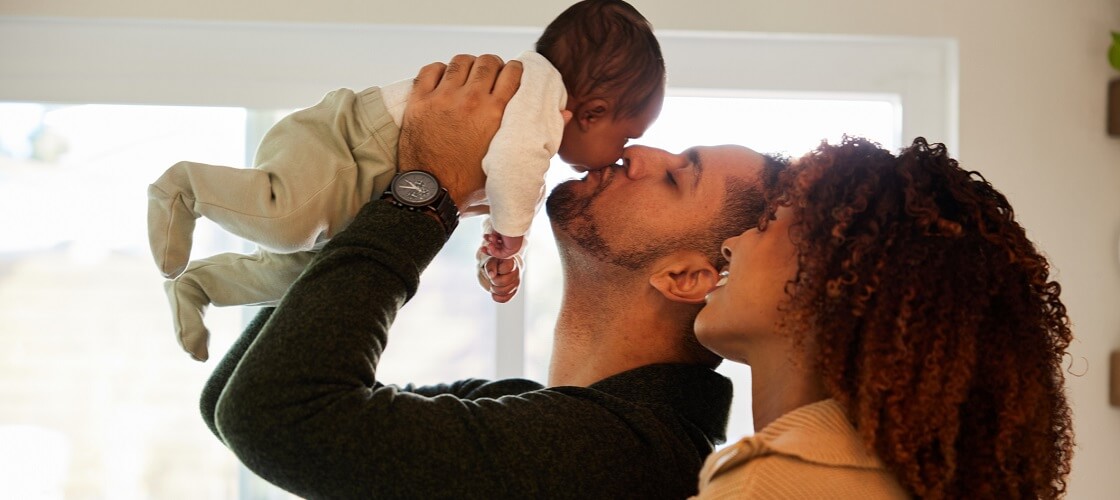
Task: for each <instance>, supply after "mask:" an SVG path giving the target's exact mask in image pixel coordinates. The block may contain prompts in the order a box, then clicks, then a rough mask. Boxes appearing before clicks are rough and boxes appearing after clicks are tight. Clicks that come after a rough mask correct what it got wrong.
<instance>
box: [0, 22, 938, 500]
mask: <svg viewBox="0 0 1120 500" xmlns="http://www.w3.org/2000/svg"><path fill="white" fill-rule="evenodd" d="M0 34H2V36H0V60H3V61H5V63H4V65H2V67H0V102H6V103H7V104H0V234H2V236H0V338H2V339H3V340H4V341H5V343H6V345H8V346H9V347H8V348H7V349H6V350H5V351H4V352H2V353H0V360H2V361H0V374H2V377H0V380H3V381H4V382H3V384H0V398H4V400H5V401H6V402H8V403H7V404H5V405H4V406H3V407H0V449H3V450H6V452H5V453H0V460H3V461H2V462H0V465H3V467H0V484H4V485H15V486H7V487H8V488H19V487H21V485H22V486H24V487H27V488H32V489H35V491H32V492H31V493H30V494H31V495H36V494H41V495H42V496H48V497H49V496H55V497H59V498H61V497H64V496H65V497H71V496H79V497H85V496H103V497H110V498H133V497H136V498H143V497H156V498H235V497H238V496H241V497H245V496H246V495H253V496H256V495H274V494H275V493H260V491H266V492H267V491H268V489H267V488H264V489H263V490H260V489H259V488H260V486H259V485H258V484H257V483H255V482H254V481H253V480H251V479H246V478H247V477H248V475H247V473H246V472H245V471H243V470H239V468H238V465H237V461H236V459H235V458H234V457H233V456H232V455H231V454H230V453H229V452H228V451H227V450H225V449H224V448H223V447H222V446H221V445H220V444H219V443H218V442H217V440H216V439H214V438H213V436H211V435H210V434H209V431H208V430H206V429H205V427H204V426H203V425H202V422H201V419H200V418H199V417H198V413H197V409H196V406H195V402H196V401H197V398H198V394H199V390H200V388H201V386H202V384H203V383H204V381H205V378H206V377H207V376H208V375H209V372H210V370H211V369H212V367H213V365H214V361H211V362H209V363H207V364H199V363H196V362H194V361H191V360H190V359H189V358H188V357H187V355H186V354H185V353H183V352H182V351H181V350H180V349H179V347H178V346H177V345H175V342H174V340H173V338H172V335H171V331H170V321H169V317H168V316H167V306H166V303H165V300H164V298H163V296H162V294H161V293H160V292H159V290H160V283H161V281H162V278H160V277H159V275H158V273H157V272H156V270H155V267H154V265H152V263H151V258H150V257H149V256H148V250H147V247H146V241H145V239H146V234H145V228H144V224H145V219H144V215H143V214H144V213H145V210H146V208H145V206H146V198H145V196H144V194H143V193H144V188H145V186H146V184H147V183H149V182H151V181H152V180H153V179H154V178H155V177H156V176H158V175H159V174H160V173H161V172H162V171H163V169H165V168H166V167H167V166H169V165H171V164H172V163H174V162H175V161H178V160H184V159H190V160H195V161H203V162H207V163H215V164H226V165H235V166H236V165H249V164H250V163H251V162H250V161H249V160H247V158H251V157H252V154H253V148H254V147H255V144H256V142H257V141H258V140H259V138H260V136H261V135H262V134H263V132H264V131H265V130H267V128H268V127H269V126H270V125H271V124H272V123H273V122H274V121H275V120H276V119H277V118H278V117H279V116H282V115H283V113H284V112H283V111H276V110H288V109H294V108H298V107H303V106H308V105H311V104H313V103H314V102H315V101H316V100H317V99H318V98H319V97H320V96H322V95H323V94H324V93H325V92H327V91H329V90H331V89H333V88H337V87H352V88H363V87H365V86H368V85H373V84H380V83H388V82H390V81H393V80H396V79H400V78H408V77H411V76H412V75H413V74H414V73H415V71H416V70H417V69H418V68H419V67H420V66H421V65H422V64H424V63H426V62H429V61H433V60H446V59H447V58H448V57H449V56H450V55H451V54H453V53H455V52H473V53H481V52H494V53H498V54H503V55H507V54H508V55H515V54H516V53H517V52H518V51H519V49H520V48H521V47H526V46H529V44H530V42H531V40H532V39H533V38H534V37H535V36H536V34H537V31H536V30H518V29H510V30H456V29H451V28H415V27H410V28H404V27H378V26H320V25H301V26H291V25H264V24H233V23H230V24H213V23H197V24H196V23H162V22H139V21H65V20H51V19H17V18H7V19H5V18H0ZM659 36H660V37H661V39H662V43H663V47H664V49H665V54H666V60H667V63H668V65H669V71H670V74H669V83H670V87H671V90H670V97H669V98H668V99H667V102H666V105H665V108H664V111H663V113H662V116H661V118H660V119H659V120H658V122H657V123H656V124H655V126H654V127H653V128H651V129H650V131H649V132H648V133H647V135H646V137H644V138H643V139H642V140H641V141H638V142H640V143H644V144H649V145H654V146H658V147H662V148H665V149H668V150H680V149H683V148H684V147H687V146H691V145H695V144H720V143H740V144H744V145H747V146H749V147H752V148H754V149H756V150H759V151H763V152H787V153H789V154H791V155H797V154H799V153H801V152H804V151H806V150H808V149H811V148H812V147H814V146H815V145H816V144H817V143H818V142H819V140H820V139H822V138H830V139H836V138H837V137H838V136H839V135H840V133H842V132H845V131H846V132H851V133H856V134H860V135H866V136H868V137H871V138H874V139H876V140H878V141H880V142H882V143H883V144H884V145H885V146H888V147H891V148H897V147H899V146H901V145H903V144H904V139H905V142H908V140H909V139H910V138H912V137H913V136H915V135H918V134H919V133H921V134H923V135H926V136H927V137H929V138H930V139H931V140H939V141H943V142H947V143H949V145H950V147H954V144H953V143H954V142H955V129H954V123H955V117H954V115H953V112H952V110H953V109H955V90H954V86H953V83H952V82H953V81H954V78H955V75H954V71H955V69H954V68H955V61H954V57H955V48H954V47H953V46H952V44H951V43H949V42H946V41H943V40H921V39H917V40H915V39H886V40H883V39H875V40H870V39H853V38H845V37H815V38H804V37H792V36H764V35H743V34H726V33H722V34H721V33H716V34H696V33H672V32H668V33H659ZM199 40H205V43H199V42H198V41H199ZM390 41H391V42H392V45H391V46H392V47H394V48H396V47H403V49H402V50H400V51H397V52H395V53H393V54H389V53H386V52H385V51H370V50H366V48H368V47H379V46H380V47H386V46H390V45H388V43H389V42H390ZM73 46H83V47H86V49H87V50H85V51H83V53H82V54H77V53H75V52H74V51H72V50H71V48H72V47H73ZM88 54H98V55H97V56H95V57H89V56H88ZM294 66H298V67H299V68H300V71H291V68H292V67H294ZM370 75H378V76H374V77H371V76H370ZM382 76H384V77H382ZM75 81H81V82H82V85H74V84H73V82H75ZM59 103H72V104H59ZM82 103H121V104H124V105H86V104H82ZM184 105H190V106H184ZM829 117H831V118H829ZM856 117H858V118H860V119H861V120H860V121H859V124H858V125H857V124H856V122H855V121H854V119H855V118H856ZM681 124H684V125H686V126H685V127H680V126H679V125H681ZM674 125H677V126H676V127H675V126H674ZM550 175H551V176H552V177H550V182H551V183H556V182H559V181H560V180H562V179H564V178H567V177H569V176H573V175H574V173H572V172H571V170H570V169H567V168H566V167H563V166H557V167H556V168H554V169H553V170H552V172H551V173H550ZM541 217H542V218H543V214H542V215H541ZM478 222H479V219H467V220H465V221H464V223H463V224H462V225H461V226H460V227H461V229H459V230H458V231H456V234H455V236H454V238H453V239H452V241H451V242H450V243H449V244H448V247H447V248H446V249H445V251H444V252H442V253H441V255H440V256H439V257H438V258H437V259H436V261H435V262H433V264H432V265H431V267H430V268H429V270H428V272H427V273H426V274H425V279H424V282H423V283H422V285H421V291H420V293H419V295H418V296H417V299H415V300H414V301H413V302H412V303H410V304H409V305H408V306H407V307H406V308H405V310H403V311H402V313H401V315H400V316H399V319H398V322H397V324H396V325H394V332H393V336H392V337H391V341H390V344H389V352H390V353H391V354H390V355H389V356H386V357H385V360H384V362H383V363H382V365H381V374H382V376H383V379H384V380H386V381H387V382H406V381H412V382H418V383H429V382H437V381H447V380H451V379H456V378H463V377H468V376H474V377H510V376H524V377H528V378H533V379H536V380H541V381H543V380H544V379H545V378H546V367H547V362H548V356H549V351H550V348H551V333H552V324H553V322H554V320H555V315H556V309H557V307H558V295H557V293H558V291H557V290H556V289H555V286H554V284H555V283H556V282H557V281H558V280H559V274H558V273H559V270H558V267H557V264H556V256H555V248H554V246H553V244H552V242H551V233H550V230H549V227H548V225H547V223H545V222H543V220H539V221H538V223H537V224H535V227H534V230H533V233H532V238H533V242H532V243H531V246H530V252H531V253H530V255H529V262H530V264H529V265H530V267H529V271H528V273H527V274H526V276H525V283H524V288H523V290H522V293H520V294H519V296H518V298H516V299H515V300H514V301H513V302H511V303H510V304H507V305H504V306H495V305H494V304H492V303H491V302H490V301H489V299H488V297H487V296H486V294H484V293H482V292H481V290H480V289H479V288H478V286H477V284H476V282H475V279H474V268H473V263H474V259H473V255H474V250H475V248H476V247H477V245H478V237H479V234H480V232H479V228H478ZM195 242H196V247H195V253H194V256H195V257H202V256H205V255H210V254H213V253H217V252H220V251H246V250H248V248H247V247H246V246H245V243H244V242H241V241H239V240H237V239H236V238H232V237H230V236H229V235H228V234H226V233H224V232H223V231H221V230H220V229H217V228H215V227H214V226H213V225H211V224H208V223H207V222H206V221H205V220H202V221H200V225H199V229H198V230H197V231H196V233H195ZM430 311H438V312H439V314H431V313H430ZM243 321H244V317H243V313H242V312H240V311H239V310H238V309H236V308H212V309H211V310H210V312H209V313H208V315H207V322H208V324H209V325H211V327H212V331H214V338H213V339H212V343H211V352H212V356H213V357H217V356H220V355H221V354H222V353H224V352H225V350H226V346H228V344H229V343H230V342H232V340H233V338H234V336H235V335H236V332H237V331H238V329H239V325H240V324H241V323H242V322H243ZM447 322H452V323H454V324H455V325H456V326H455V328H454V334H453V335H447V334H446V333H445V332H444V331H443V330H444V329H445V327H444V326H442V325H444V324H446V323H447ZM721 371H723V372H724V373H726V374H728V375H729V376H730V377H732V378H733V379H734V380H735V383H736V387H737V391H736V394H737V395H738V396H739V397H738V398H737V399H736V401H735V403H734V406H733V416H732V423H731V428H730V429H729V430H728V435H729V436H731V437H732V438H734V437H737V436H740V435H742V434H746V433H749V432H750V431H751V423H750V411H749V401H747V400H745V399H746V398H744V397H743V396H744V395H748V394H749V369H748V368H746V367H743V366H740V365H735V364H732V363H725V364H724V366H723V367H722V368H721ZM7 450H17V451H14V452H13V451H7ZM18 450H28V451H27V452H25V453H20V452H19V451H18ZM30 450H44V451H35V452H32V451H30ZM24 456H26V457H35V460H30V459H29V460H22V459H21V457H24ZM4 493H5V494H15V496H20V497H22V496H24V495H22V493H23V490H18V491H11V490H10V489H9V490H8V491H4ZM282 496H283V495H281V497H282Z"/></svg>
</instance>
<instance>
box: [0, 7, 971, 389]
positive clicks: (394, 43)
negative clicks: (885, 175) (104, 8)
mask: <svg viewBox="0 0 1120 500" xmlns="http://www.w3.org/2000/svg"><path fill="white" fill-rule="evenodd" d="M539 32H540V29H539V28H509V27H500V28H492V27H474V28H464V27H446V26H402V25H392V26H386V25H354V24H293V23H243V22H195V21H161V20H113V19H62V18H32V17H3V16H0V61H3V63H2V64H0V101H33V102H58V103H113V104H163V105H204V106H236V107H245V108H256V109H295V108H302V107H306V106H308V105H310V104H312V103H314V102H315V101H316V100H317V99H318V98H319V97H321V96H322V95H323V94H325V93H326V92H328V91H330V90H333V89H336V88H339V87H349V88H365V87H367V86H370V85H379V84H385V83H389V82H392V81H396V80H400V79H404V78H411V77H413V76H415V74H416V72H417V71H418V70H419V68H420V67H421V66H423V65H424V64H426V63H428V62H432V61H446V60H448V59H449V58H450V57H451V56H452V55H453V54H455V53H474V54H479V53H495V54H498V55H501V56H503V57H507V58H508V57H515V56H516V55H517V54H519V53H520V52H521V51H523V50H526V49H529V48H531V47H532V44H533V42H534V40H535V39H536V37H537V36H538V35H539ZM657 35H658V38H659V39H660V41H661V44H662V48H663V51H664V55H665V60H666V64H667V66H668V70H669V74H668V83H669V87H670V92H671V93H672V94H673V95H717V94H718V95H723V96H727V95H734V94H736V93H749V94H750V95H752V96H759V95H760V94H767V93H773V94H775V95H786V96H788V95H790V93H797V94H799V95H800V96H805V95H809V96H812V95H821V96H829V97H836V96H837V95H847V96H858V97H860V98H868V97H873V98H883V97H886V98H887V99H889V100H892V101H893V102H895V103H896V104H898V107H897V109H900V110H905V112H904V113H903V117H902V130H901V132H900V133H901V137H899V138H898V143H899V144H907V143H908V140H909V139H911V138H913V137H915V136H918V135H923V136H925V137H927V138H928V139H930V140H931V141H937V142H944V143H946V145H947V146H948V147H949V149H950V150H952V151H956V150H959V147H958V144H957V138H958V129H957V109H958V90H957V67H958V63H957V46H956V42H955V41H953V40H951V39H945V38H912V37H852V36H821V35H813V36H807V35H794V34H761V33H732V32H686V31H664V30H659V31H658V32H657ZM904 138H905V139H907V140H903V139H904ZM523 295H524V294H519V297H517V298H515V299H514V300H513V301H512V302H511V304H508V305H506V306H503V307H499V308H498V318H497V319H498V321H497V324H498V331H497V339H496V346H497V347H496V349H497V353H496V354H497V356H496V358H495V359H496V360H497V363H498V365H497V367H496V373H495V374H496V376H497V377H498V378H503V377H513V376H521V375H522V374H523V373H524V366H523V359H524V355H523V346H524V338H523V337H522V332H523V327H524V322H525V320H524V317H525V314H524V308H525V306H524V298H523Z"/></svg>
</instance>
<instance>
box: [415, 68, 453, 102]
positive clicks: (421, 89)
mask: <svg viewBox="0 0 1120 500" xmlns="http://www.w3.org/2000/svg"><path fill="white" fill-rule="evenodd" d="M446 69H447V65H446V64H444V63H441V62H434V63H431V64H429V65H427V66H424V67H423V68H420V73H417V74H416V78H413V79H412V93H413V94H414V95H415V94H420V95H423V94H427V93H429V92H431V91H432V90H434V89H435V88H436V84H438V83H439V80H440V78H443V72H444V71H445V70H446Z"/></svg>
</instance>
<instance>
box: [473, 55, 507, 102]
mask: <svg viewBox="0 0 1120 500" xmlns="http://www.w3.org/2000/svg"><path fill="white" fill-rule="evenodd" d="M502 64H504V63H503V62H502V58H500V57H498V56H496V55H494V54H482V55H481V56H478V58H476V59H475V60H474V65H472V66H471V74H470V82H471V84H473V85H477V90H479V91H483V90H484V91H485V92H486V93H490V89H492V88H494V80H495V79H497V75H498V70H500V69H502Z"/></svg>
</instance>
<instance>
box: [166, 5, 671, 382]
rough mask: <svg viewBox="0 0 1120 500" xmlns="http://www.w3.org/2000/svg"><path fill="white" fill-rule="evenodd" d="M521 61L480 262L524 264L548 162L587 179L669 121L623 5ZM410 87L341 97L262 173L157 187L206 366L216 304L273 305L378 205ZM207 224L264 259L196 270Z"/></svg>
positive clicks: (643, 27)
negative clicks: (193, 255) (316, 256)
mask: <svg viewBox="0 0 1120 500" xmlns="http://www.w3.org/2000/svg"><path fill="white" fill-rule="evenodd" d="M518 60H519V61H521V63H522V65H523V67H524V72H523V75H522V78H521V86H520V88H519V89H518V91H517V93H516V94H515V95H514V97H513V99H511V100H510V102H509V104H508V105H507V107H506V112H505V116H504V118H503V119H502V124H501V128H500V129H499V131H498V133H497V134H496V135H495V136H494V139H493V141H492V142H491V144H490V148H489V150H488V152H487V155H486V157H485V158H484V159H483V164H482V167H483V170H484V171H485V172H486V175H487V180H486V194H487V200H488V204H489V207H490V215H489V219H488V220H487V221H486V224H484V226H485V227H486V231H487V234H485V235H484V238H483V240H484V241H483V244H482V248H481V249H480V252H479V254H480V257H486V256H492V257H497V258H500V259H517V260H518V261H520V257H519V252H520V251H521V250H522V249H523V247H524V245H523V243H524V237H525V234H526V233H527V232H528V230H529V226H530V223H531V222H532V219H533V216H534V215H535V214H536V212H537V210H538V209H539V207H540V203H541V201H542V200H543V197H544V175H545V172H546V170H547V169H548V165H549V160H550V158H551V157H552V156H553V155H556V154H559V155H560V158H561V159H563V160H564V161H565V162H567V163H569V164H571V165H573V166H574V168H576V169H577V170H589V169H597V168H602V167H604V166H607V165H611V164H613V163H615V162H616V161H617V160H618V158H619V157H620V156H621V154H622V149H623V147H624V146H625V145H626V142H627V141H628V140H629V139H631V138H636V137H638V136H640V135H641V134H642V133H643V132H644V131H645V130H646V128H648V127H649V125H650V123H652V122H653V120H654V119H655V118H656V116H657V114H658V112H659V111H660V109H661V102H662V100H663V99H664V90H665V65H664V61H663V59H662V56H661V49H660V47H659V45H658V43H657V40H656V38H655V37H654V35H653V31H652V28H651V26H650V24H649V22H648V21H646V19H645V18H644V17H643V16H642V15H641V14H640V13H639V12H638V11H637V10H636V9H634V8H633V7H632V6H631V5H630V4H628V3H626V2H624V1H621V0H585V1H582V2H579V3H577V4H575V5H573V6H571V7H569V8H568V9H567V10H565V11H564V12H563V13H562V14H560V16H559V17H557V18H556V19H555V20H554V21H553V22H552V23H551V24H549V25H548V27H547V28H545V30H544V33H543V34H542V35H541V37H540V39H539V40H538V41H537V44H536V50H535V51H529V52H525V53H523V54H521V55H520V56H519V57H518ZM411 85H412V81H411V80H405V81H401V82H397V83H394V84H391V85H388V86H384V87H371V88H368V89H365V90H363V91H360V92H357V93H355V92H353V91H351V90H348V89H340V90H336V91H334V92H331V93H329V94H327V96H326V97H324V98H323V100H322V101H321V102H320V103H319V104H317V105H316V106H314V107H311V108H308V109H304V110H300V111H297V112H294V113H292V114H291V115H288V116H286V117H284V118H283V119H281V120H280V121H279V122H278V123H277V124H276V125H275V126H273V127H272V128H271V129H270V130H269V131H268V133H266V134H265V136H264V138H263V139H262V141H261V144H260V147H259V148H258V152H257V157H256V159H255V161H254V163H255V167H254V168H251V169H246V168H231V167H223V166H216V165H206V164H201V163H193V162H179V163H176V164H175V165H173V166H172V167H171V168H169V169H168V170H167V171H166V172H165V173H164V174H163V175H162V176H160V178H159V179H157V180H156V181H155V182H154V183H153V184H152V185H151V186H149V188H148V200H149V205H148V238H149V243H150V245H151V250H152V255H153V257H154V258H155V261H156V264H157V266H158V267H159V269H160V271H161V272H162V273H163V275H164V276H165V277H167V278H171V279H169V280H168V281H167V282H166V283H165V285H164V288H165V291H166V292H167V296H168V299H169V301H170V304H171V308H172V318H173V323H174V327H175V330H176V334H177V335H178V338H179V343H180V344H181V345H182V346H183V348H184V349H185V350H186V351H187V352H188V353H190V354H191V356H192V357H194V358H195V359H197V360H199V361H205V360H206V359H207V358H208V357H209V353H208V350H207V346H208V343H209V332H208V331H207V329H206V327H205V325H204V324H203V315H204V312H205V309H206V307H207V306H209V305H210V304H213V305H217V306H227V305H270V304H275V303H276V302H278V301H279V300H280V298H281V297H282V296H283V294H284V293H285V292H286V291H287V289H288V287H289V286H290V285H291V283H292V282H293V281H295V279H296V277H297V276H299V274H300V272H301V271H302V270H303V268H304V267H305V266H306V265H307V263H308V262H309V260H310V258H311V255H312V252H314V251H315V250H317V249H318V248H321V246H322V245H323V244H324V243H325V242H326V241H328V240H330V239H331V238H332V237H333V236H334V235H335V234H337V233H338V232H339V231H341V230H342V229H343V228H345V227H346V226H347V225H348V224H349V223H350V222H351V221H352V220H353V218H354V216H355V214H357V212H358V210H359V209H360V208H361V207H362V205H364V204H365V203H366V202H368V201H369V200H370V199H372V198H376V197H381V195H382V193H383V192H384V191H385V190H386V188H387V187H388V185H389V182H390V180H392V178H393V176H394V175H395V174H396V163H397V139H398V135H399V132H400V125H401V119H402V116H403V114H404V108H405V105H406V101H407V98H408V94H409V92H410V89H411ZM568 114H570V117H571V118H570V120H567V122H566V123H565V119H566V115H568ZM200 216H206V217H207V218H209V219H211V220H213V221H214V222H216V223H217V224H219V225H220V226H222V227H223V228H224V229H226V230H228V231H230V232H232V233H234V234H236V235H238V236H240V237H242V238H245V239H247V240H250V241H253V242H255V243H257V244H258V245H259V247H260V248H259V249H258V250H257V251H256V252H254V253H253V254H251V255H243V254H235V253H225V254H219V255H215V256H212V257H209V258H206V259H202V260H197V261H192V262H189V265H188V260H189V258H190V250H191V238H192V233H193V231H194V226H195V219H197V218H198V217H200ZM487 258H488V257H487Z"/></svg>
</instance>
